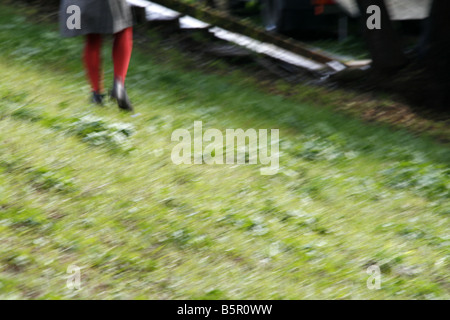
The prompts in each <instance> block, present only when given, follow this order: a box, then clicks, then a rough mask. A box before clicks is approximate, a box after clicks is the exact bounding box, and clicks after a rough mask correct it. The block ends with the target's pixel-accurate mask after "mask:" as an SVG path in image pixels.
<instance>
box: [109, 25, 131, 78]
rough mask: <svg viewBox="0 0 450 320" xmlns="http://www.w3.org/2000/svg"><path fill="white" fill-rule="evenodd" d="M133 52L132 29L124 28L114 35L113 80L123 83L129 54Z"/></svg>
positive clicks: (128, 62)
mask: <svg viewBox="0 0 450 320" xmlns="http://www.w3.org/2000/svg"><path fill="white" fill-rule="evenodd" d="M132 50H133V28H132V27H130V28H126V29H124V30H122V31H120V32H118V33H116V34H115V35H114V46H113V60H114V79H115V80H119V81H120V82H121V83H122V84H124V83H125V78H126V76H127V71H128V66H129V64H130V58H131V52H132Z"/></svg>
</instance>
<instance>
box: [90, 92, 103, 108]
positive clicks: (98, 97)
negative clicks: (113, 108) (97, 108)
mask: <svg viewBox="0 0 450 320" xmlns="http://www.w3.org/2000/svg"><path fill="white" fill-rule="evenodd" d="M104 97H105V95H104V94H100V93H98V92H96V91H92V98H91V102H92V103H95V104H98V105H103V98H104Z"/></svg>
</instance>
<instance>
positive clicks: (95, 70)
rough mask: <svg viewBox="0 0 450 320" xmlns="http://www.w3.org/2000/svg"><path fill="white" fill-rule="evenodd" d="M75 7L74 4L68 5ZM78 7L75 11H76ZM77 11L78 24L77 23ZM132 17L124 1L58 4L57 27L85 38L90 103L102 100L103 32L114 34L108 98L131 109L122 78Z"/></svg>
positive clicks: (81, 0)
mask: <svg viewBox="0 0 450 320" xmlns="http://www.w3.org/2000/svg"><path fill="white" fill-rule="evenodd" d="M71 6H75V7H71ZM78 8H79V10H78ZM77 14H78V15H79V19H80V21H79V24H78V25H77V23H76V22H77V21H76V19H77ZM132 25H133V18H132V13H131V9H130V6H129V5H128V3H127V1H126V0H105V1H98V0H77V1H74V0H62V1H61V5H60V29H61V34H62V36H64V37H74V36H80V35H83V36H85V37H86V42H85V48H84V55H83V60H84V65H85V68H86V74H87V77H88V79H89V82H90V85H91V88H92V102H94V103H96V104H99V105H101V104H102V103H103V99H104V94H103V84H102V78H103V76H102V72H101V47H102V38H103V35H105V34H113V35H114V44H113V50H112V56H113V61H114V82H113V87H112V90H111V92H110V95H111V98H113V99H115V100H117V103H118V106H119V108H120V109H122V110H126V111H132V110H133V107H132V105H131V102H130V99H129V98H128V94H127V92H126V89H125V78H126V75H127V70H128V66H129V63H130V58H131V52H132V47H133V29H132Z"/></svg>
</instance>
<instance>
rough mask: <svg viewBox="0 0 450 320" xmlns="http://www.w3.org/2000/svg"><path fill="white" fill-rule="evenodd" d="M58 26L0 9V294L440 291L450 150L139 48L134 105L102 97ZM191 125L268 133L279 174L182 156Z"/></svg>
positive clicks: (381, 295) (449, 208)
mask: <svg viewBox="0 0 450 320" xmlns="http://www.w3.org/2000/svg"><path fill="white" fill-rule="evenodd" d="M56 30H57V28H56V25H53V24H48V23H39V24H37V23H32V22H28V21H27V18H26V15H25V13H24V11H23V9H22V10H20V9H17V8H15V9H13V8H12V7H10V6H5V5H0V43H1V44H2V46H1V48H2V50H1V51H0V74H1V80H0V132H1V136H0V298H1V299H5V298H8V299H19V298H33V299H49V298H52V299H65V298H71V299H83V298H98V299H113V298H121V299H128V298H129V299H319V298H326V299H335V298H338V299H387V298H390V299H404V298H415V299H435V298H439V299H449V298H450V285H449V266H450V234H449V225H450V223H449V222H450V221H449V218H450V216H449V214H450V202H449V196H450V193H449V188H450V170H449V160H450V150H449V148H448V146H445V145H439V144H437V143H435V142H434V141H433V140H431V139H430V138H427V137H425V136H413V135H412V134H410V133H408V132H406V131H402V130H393V129H391V128H389V127H387V126H381V125H375V124H367V123H363V122H361V121H359V120H357V119H354V118H351V117H349V116H345V115H342V114H339V113H336V112H334V111H333V110H332V109H331V108H329V107H328V106H324V105H316V104H314V103H309V102H304V103H302V102H297V101H301V100H302V99H301V96H302V94H304V95H305V96H306V95H308V96H310V95H312V94H314V92H315V91H313V90H314V89H309V90H306V89H305V92H299V93H298V95H297V97H296V98H297V100H296V101H294V100H292V99H288V98H285V97H282V96H280V95H274V94H268V93H265V92H262V91H261V90H259V89H258V88H257V87H256V86H255V85H253V84H252V83H251V82H249V81H247V80H246V79H245V78H244V77H241V75H240V74H239V73H238V72H234V73H231V74H229V75H224V76H219V75H214V74H208V73H206V72H201V71H198V70H197V71H196V70H195V69H193V68H187V67H186V66H185V65H184V64H183V56H182V55H181V54H177V53H174V52H167V59H165V60H164V59H161V57H159V58H158V59H156V58H155V57H153V56H152V52H145V53H144V52H140V51H139V50H136V51H135V52H134V55H133V60H132V64H131V67H130V71H129V78H128V80H127V81H128V82H127V83H128V87H129V93H130V96H131V97H132V100H133V102H134V105H135V107H136V109H137V114H135V115H130V114H126V113H121V112H119V111H118V110H117V107H116V106H115V105H114V104H112V103H109V104H108V105H106V106H105V107H103V108H100V107H95V106H93V105H91V104H89V103H88V92H89V87H88V86H87V84H86V81H85V77H84V72H83V69H82V65H81V61H80V51H81V46H82V39H78V38H77V39H61V38H60V37H59V34H58V33H57V31H56ZM104 56H105V64H104V65H105V71H106V73H105V78H106V79H105V80H106V84H109V83H110V82H112V79H111V78H112V71H111V70H112V68H111V67H110V66H111V60H110V53H109V50H108V49H106V48H105V50H104ZM177 57H178V58H177ZM161 61H163V62H161ZM305 88H306V87H305ZM316 94H320V92H319V91H317V92H316ZM330 99H331V98H330ZM305 101H308V99H305ZM194 121H203V126H204V130H205V129H207V128H217V129H219V130H222V131H225V129H227V128H244V129H247V128H255V129H259V128H268V129H271V128H278V129H279V130H280V151H281V156H280V171H279V173H278V174H276V175H273V176H262V175H260V171H259V169H260V167H261V166H260V165H241V166H233V165H215V166H212V165H178V166H177V165H174V164H173V163H172V161H171V157H170V155H171V151H172V148H173V146H174V145H175V143H173V142H171V134H172V132H173V131H174V130H175V129H176V128H186V129H190V130H192V127H193V122H194ZM373 264H377V265H378V266H379V267H380V269H381V271H382V275H381V289H379V290H369V289H368V288H367V285H366V282H367V279H368V278H369V275H368V274H367V272H366V270H367V268H368V266H370V265H373ZM70 265H76V266H78V267H80V268H81V290H71V289H68V288H67V287H66V281H67V277H68V275H69V274H68V273H67V269H68V267H69V266H70Z"/></svg>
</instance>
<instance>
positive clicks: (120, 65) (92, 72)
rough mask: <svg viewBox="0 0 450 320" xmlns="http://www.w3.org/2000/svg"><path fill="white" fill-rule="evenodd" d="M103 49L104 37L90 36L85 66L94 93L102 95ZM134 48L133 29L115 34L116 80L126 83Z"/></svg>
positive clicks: (85, 51) (88, 37)
mask: <svg viewBox="0 0 450 320" xmlns="http://www.w3.org/2000/svg"><path fill="white" fill-rule="evenodd" d="M101 47H102V36H101V35H100V34H88V35H87V36H86V45H85V47H84V65H85V67H86V73H87V76H88V78H89V82H90V83H91V87H92V91H95V92H97V93H100V92H101V90H102V89H103V88H102V75H101ZM132 48H133V28H131V27H130V28H127V29H124V30H122V31H120V32H118V33H116V34H114V45H113V52H112V56H113V61H114V79H118V80H119V81H122V83H125V78H126V76H127V71H128V65H129V64H130V58H131V51H132Z"/></svg>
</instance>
